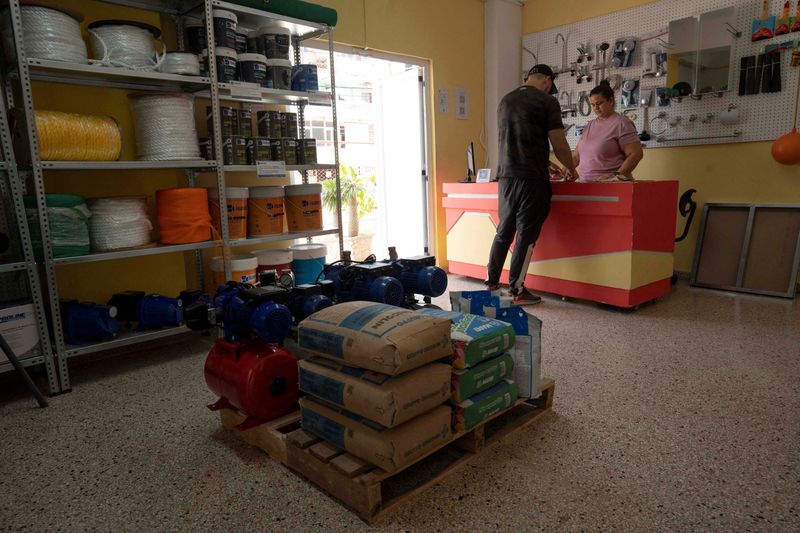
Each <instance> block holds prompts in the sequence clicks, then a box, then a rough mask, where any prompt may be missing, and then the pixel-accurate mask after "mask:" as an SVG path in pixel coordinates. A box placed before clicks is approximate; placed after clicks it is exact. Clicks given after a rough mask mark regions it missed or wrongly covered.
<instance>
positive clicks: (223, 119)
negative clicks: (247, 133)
mask: <svg viewBox="0 0 800 533" xmlns="http://www.w3.org/2000/svg"><path fill="white" fill-rule="evenodd" d="M236 111H237V110H236V109H234V108H232V107H225V106H219V119H220V126H221V128H222V136H223V137H230V136H232V135H236V134H237V133H239V118H238V114H237V113H236ZM206 126H207V128H208V136H209V137H212V136H213V135H214V123H213V122H212V118H211V106H210V105H209V106H206Z"/></svg>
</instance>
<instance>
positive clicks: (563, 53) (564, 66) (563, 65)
mask: <svg viewBox="0 0 800 533" xmlns="http://www.w3.org/2000/svg"><path fill="white" fill-rule="evenodd" d="M559 37H561V72H566V71H567V39H566V38H565V37H564V35H563V34H561V33H558V34H556V44H558V38H559Z"/></svg>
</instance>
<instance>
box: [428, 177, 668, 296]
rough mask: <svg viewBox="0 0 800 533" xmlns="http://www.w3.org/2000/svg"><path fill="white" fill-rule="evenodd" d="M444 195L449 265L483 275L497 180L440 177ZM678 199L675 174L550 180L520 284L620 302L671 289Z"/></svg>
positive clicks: (453, 269) (495, 216) (494, 221)
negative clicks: (546, 211)
mask: <svg viewBox="0 0 800 533" xmlns="http://www.w3.org/2000/svg"><path fill="white" fill-rule="evenodd" d="M444 195H445V196H444V198H443V199H442V204H443V206H444V207H445V213H446V224H447V258H448V263H449V264H450V271H451V272H453V273H456V274H462V275H466V276H470V277H475V278H483V277H485V275H486V266H485V265H486V261H487V259H488V254H489V248H490V246H491V241H492V238H493V237H494V232H495V227H496V225H497V222H498V214H497V183H472V184H470V183H446V184H444ZM677 202H678V182H677V181H644V182H625V183H554V184H553V202H552V206H551V211H550V215H549V217H548V218H547V221H546V222H545V225H544V227H543V228H542V234H541V236H540V237H539V241H538V242H537V244H536V248H534V252H533V257H532V261H531V265H530V268H529V269H528V273H527V276H526V278H525V285H526V286H527V287H531V288H533V289H536V290H542V291H546V292H553V293H555V294H561V295H564V296H571V297H575V298H582V299H587V300H593V301H598V302H603V303H608V304H611V305H617V306H620V307H633V306H636V305H638V304H639V303H642V302H645V301H648V300H652V299H654V298H657V297H659V296H663V295H665V294H667V293H669V290H670V283H669V281H670V280H669V278H670V277H671V276H672V268H673V259H672V253H673V250H674V246H675V242H674V231H675V217H676V213H677ZM509 260H510V253H509V258H508V259H507V261H506V267H507V266H508V261H509ZM504 278H506V279H507V271H506V272H505V273H504ZM504 281H505V280H504Z"/></svg>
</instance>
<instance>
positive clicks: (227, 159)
mask: <svg viewBox="0 0 800 533" xmlns="http://www.w3.org/2000/svg"><path fill="white" fill-rule="evenodd" d="M222 164H224V165H246V164H247V137H242V136H241V135H232V136H230V137H225V138H223V139H222Z"/></svg>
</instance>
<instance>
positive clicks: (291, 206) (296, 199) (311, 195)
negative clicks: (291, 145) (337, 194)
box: [284, 139, 322, 232]
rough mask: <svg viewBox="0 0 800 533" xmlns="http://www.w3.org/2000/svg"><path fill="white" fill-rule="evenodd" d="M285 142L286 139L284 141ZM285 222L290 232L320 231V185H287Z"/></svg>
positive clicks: (285, 189) (285, 190) (285, 191)
mask: <svg viewBox="0 0 800 533" xmlns="http://www.w3.org/2000/svg"><path fill="white" fill-rule="evenodd" d="M284 140H286V139H284ZM284 194H285V195H286V221H287V223H288V226H289V231H290V232H295V231H312V230H320V229H322V184H321V183H308V184H305V185H287V186H286V187H284Z"/></svg>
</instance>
